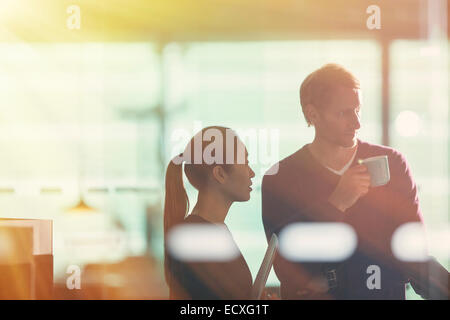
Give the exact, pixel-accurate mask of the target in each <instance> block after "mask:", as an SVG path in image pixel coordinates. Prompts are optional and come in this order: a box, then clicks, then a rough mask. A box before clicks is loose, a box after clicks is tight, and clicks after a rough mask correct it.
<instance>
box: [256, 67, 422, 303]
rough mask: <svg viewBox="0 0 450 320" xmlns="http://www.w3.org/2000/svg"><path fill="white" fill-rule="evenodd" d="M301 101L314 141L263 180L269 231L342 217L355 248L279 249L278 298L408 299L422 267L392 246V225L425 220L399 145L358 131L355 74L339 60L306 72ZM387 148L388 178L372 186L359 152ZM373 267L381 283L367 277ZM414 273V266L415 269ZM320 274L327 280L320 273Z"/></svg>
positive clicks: (370, 154) (358, 92)
mask: <svg viewBox="0 0 450 320" xmlns="http://www.w3.org/2000/svg"><path fill="white" fill-rule="evenodd" d="M300 103H301V106H302V110H303V114H304V117H305V119H306V121H307V123H308V126H313V127H314V129H315V138H314V141H313V142H312V143H310V144H307V145H305V146H303V147H302V148H301V149H300V150H298V151H297V152H295V153H294V154H292V155H290V156H288V157H287V158H285V159H283V160H281V161H280V162H279V171H278V173H277V174H276V175H266V176H264V178H263V182H262V217H263V224H264V229H265V232H266V236H267V238H268V239H270V237H271V235H272V233H276V234H278V235H279V234H280V232H281V231H282V230H283V228H284V227H286V226H287V225H289V224H291V223H295V222H343V223H346V224H348V225H350V226H351V227H352V228H353V229H354V231H355V233H356V235H357V240H358V244H357V248H356V250H355V252H354V253H353V255H352V256H351V257H350V258H348V259H347V260H346V261H343V262H341V263H319V262H316V263H314V262H311V263H309V262H308V263H305V262H302V263H298V262H293V261H289V260H287V259H286V258H285V257H283V256H282V255H281V254H277V257H276V259H275V263H274V269H275V272H276V274H277V276H278V278H279V280H280V282H281V296H282V298H283V299H405V284H406V282H408V281H409V280H408V275H409V274H411V273H414V270H418V268H419V267H420V266H419V265H418V264H406V263H402V262H400V261H399V260H397V259H396V258H395V257H394V255H393V253H392V252H391V238H392V235H393V233H394V231H395V230H396V229H397V228H398V227H399V226H401V225H403V224H404V223H407V222H418V223H422V218H421V212H420V209H419V201H418V198H417V187H416V184H415V183H414V181H413V178H412V176H411V172H410V169H409V167H408V164H407V163H406V160H405V158H404V157H403V155H402V154H400V153H399V152H398V151H396V150H394V149H392V148H389V147H385V146H381V145H375V144H370V143H367V142H363V141H361V140H359V139H357V134H358V130H359V129H360V127H361V123H360V114H361V107H362V106H361V104H362V102H361V90H360V84H359V81H358V80H357V79H356V78H355V77H354V76H353V75H352V74H351V73H350V72H349V71H347V70H345V69H344V68H343V67H341V66H339V65H336V64H328V65H325V66H323V67H322V68H320V69H318V70H316V71H315V72H313V73H312V74H310V75H309V76H308V77H307V78H306V79H305V80H304V82H303V83H302V85H301V88H300ZM379 155H387V157H388V161H389V169H390V174H391V178H390V181H389V182H388V183H387V184H386V185H384V186H380V187H370V175H369V173H368V172H367V169H366V167H365V166H364V165H360V164H358V159H365V158H369V157H374V156H379ZM373 270H375V271H377V270H378V274H377V275H374V276H378V277H379V281H377V282H378V283H377V284H375V285H369V284H370V283H369V282H370V281H368V278H369V277H370V276H371V272H372V271H373ZM415 274H417V273H415ZM324 279H328V281H327V280H325V286H323V285H321V282H320V281H317V280H324Z"/></svg>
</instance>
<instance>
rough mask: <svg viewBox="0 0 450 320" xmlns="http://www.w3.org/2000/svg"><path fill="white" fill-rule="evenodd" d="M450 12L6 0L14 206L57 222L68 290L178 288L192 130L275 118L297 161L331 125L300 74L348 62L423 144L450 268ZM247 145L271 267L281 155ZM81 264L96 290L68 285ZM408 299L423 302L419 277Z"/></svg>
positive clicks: (254, 223) (255, 225) (435, 236)
mask: <svg viewBox="0 0 450 320" xmlns="http://www.w3.org/2000/svg"><path fill="white" fill-rule="evenodd" d="M371 5H377V6H378V7H379V8H380V17H381V28H380V29H370V28H369V27H368V22H367V20H368V19H369V17H370V16H371V14H372V13H368V12H367V11H366V10H367V8H368V7H369V6H371ZM448 12H449V6H448V2H447V1H446V0H395V1H393V0H390V1H387V0H376V1H374V0H347V1H342V0H339V1H324V0H320V1H307V0H303V1H300V0H296V1H291V0H281V1H280V0H278V1H275V0H265V1H256V0H226V1H225V0H215V1H211V0H190V1H187V0H177V1H175V0H173V1H169V0H164V1H163V0H150V1H147V0H128V1H119V0H108V1H107V0H95V1H94V0H72V1H66V0H63V1H56V0H53V1H51V0H42V1H31V0H10V1H9V0H8V1H5V0H2V1H1V2H0V101H1V103H0V132H1V133H0V150H1V154H2V156H1V157H0V208H1V209H0V210H1V211H0V212H1V214H0V216H1V217H2V218H27V219H49V220H52V221H53V262H54V265H53V277H54V278H53V282H54V290H53V293H54V298H57V299H89V298H95V299H115V298H123V299H129V298H130V299H165V298H167V297H168V289H167V287H166V284H165V282H164V273H163V233H162V218H163V215H162V209H163V201H164V173H165V169H166V166H167V164H168V161H169V160H170V158H171V156H173V155H174V154H175V153H179V152H181V151H182V149H183V148H184V147H182V145H183V142H180V141H179V136H177V135H179V133H180V132H187V133H188V135H190V136H192V135H193V134H194V133H195V132H196V131H197V130H198V129H199V128H200V127H204V126H208V125H223V126H229V127H231V128H234V129H238V130H242V131H243V132H245V131H246V130H247V132H249V131H252V130H254V131H256V132H261V131H264V130H267V131H268V130H275V131H277V132H278V134H279V140H278V148H277V156H278V159H281V158H284V157H286V156H288V155H289V154H291V153H293V152H295V151H296V150H297V149H298V148H300V147H301V146H303V145H304V144H306V143H309V142H311V141H312V139H313V136H314V129H313V128H308V127H307V125H306V122H305V120H304V118H303V115H302V113H301V107H300V103H299V86H300V84H301V82H302V81H303V79H304V78H305V77H306V76H307V75H308V74H309V73H311V72H312V71H314V70H315V69H317V68H319V67H320V66H322V65H324V64H325V63H330V62H334V63H339V64H342V65H343V66H344V67H346V68H347V69H349V70H351V71H352V72H353V73H354V74H355V75H356V76H357V77H358V78H359V79H360V81H361V84H362V91H363V107H362V128H361V132H360V138H361V139H363V140H367V141H369V142H372V143H379V144H385V145H389V146H391V147H394V148H396V149H398V150H399V151H400V152H402V153H403V154H404V155H405V156H406V158H407V160H408V162H409V164H410V167H411V169H412V173H413V176H414V179H415V180H416V182H417V184H418V187H419V198H420V204H421V209H422V213H423V218H424V221H425V226H426V229H427V234H428V235H429V236H430V239H431V243H430V253H431V254H432V255H434V256H435V257H436V258H437V259H438V261H439V262H440V263H441V264H443V265H444V266H445V267H447V269H448V267H449V242H450V241H449V238H448V226H449V222H448V220H449V198H450V197H449V160H450V151H449V138H448V137H449V112H448V110H449V96H448V89H449V81H448V80H449V62H450V60H449V55H448V44H449V38H448V33H449V26H448V20H447V17H448ZM78 18H80V20H77V19H78ZM258 130H259V131H258ZM250 138H251V137H250ZM250 138H249V139H250ZM177 139H178V140H177ZM245 139H246V138H244V141H245ZM184 142H187V141H184ZM248 142H249V140H247V146H248V152H249V155H250V165H252V164H254V165H255V167H254V169H255V173H256V177H255V178H254V179H253V181H254V186H255V188H254V191H253V192H252V196H251V199H250V201H249V202H244V203H236V204H234V205H233V206H232V207H231V210H230V213H229V215H228V217H227V220H226V222H227V224H228V226H229V228H230V230H231V231H232V233H233V236H234V238H235V240H236V242H237V243H238V245H239V247H240V249H241V251H242V253H243V255H244V257H245V258H246V260H247V263H248V265H249V267H250V270H251V272H252V274H253V277H255V276H256V273H257V271H258V268H259V266H260V263H261V261H262V259H263V256H264V252H265V250H266V247H267V241H266V238H265V235H264V230H263V225H262V221H261V194H260V184H261V179H262V175H263V171H264V169H267V168H269V167H270V165H272V164H274V163H275V162H276V161H277V160H278V159H274V158H270V157H269V160H268V161H266V163H261V161H258V160H261V159H259V158H258V157H259V156H260V150H258V149H260V148H261V145H258V144H251V143H248ZM187 186H189V185H187ZM188 193H189V195H190V199H191V203H194V202H195V196H196V193H195V191H194V190H193V189H192V188H189V187H188ZM74 265H75V266H79V267H80V268H81V270H82V272H81V284H82V287H81V289H79V290H68V289H67V287H66V280H67V277H68V275H69V274H68V273H67V272H68V268H69V266H74ZM268 285H270V286H275V287H276V286H277V285H279V282H278V279H277V278H276V275H275V274H274V272H273V271H272V272H271V274H270V276H269V279H268ZM407 298H408V299H420V297H419V296H418V295H416V294H415V293H414V291H413V289H411V288H409V287H408V289H407Z"/></svg>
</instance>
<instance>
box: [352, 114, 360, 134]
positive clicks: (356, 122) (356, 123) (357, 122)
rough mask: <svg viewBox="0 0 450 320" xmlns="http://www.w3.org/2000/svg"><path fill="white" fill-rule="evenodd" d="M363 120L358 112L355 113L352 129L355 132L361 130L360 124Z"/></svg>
mask: <svg viewBox="0 0 450 320" xmlns="http://www.w3.org/2000/svg"><path fill="white" fill-rule="evenodd" d="M360 120H361V118H360V115H359V113H358V112H357V111H355V112H354V113H353V115H352V120H351V121H352V123H351V124H352V128H353V129H354V130H358V129H359V128H361V122H360Z"/></svg>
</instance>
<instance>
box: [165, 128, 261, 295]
mask: <svg viewBox="0 0 450 320" xmlns="http://www.w3.org/2000/svg"><path fill="white" fill-rule="evenodd" d="M230 142H231V143H230ZM227 156H228V157H227ZM199 157H200V158H201V159H199ZM247 157H248V154H247V151H246V149H245V146H244V144H243V143H242V142H241V141H240V139H239V138H238V137H237V135H236V133H235V132H234V131H232V130H231V129H229V128H224V127H216V126H215V127H207V128H204V129H203V130H201V131H200V132H199V133H197V134H196V135H195V136H194V137H193V138H192V139H191V141H190V142H189V143H188V145H187V146H186V149H185V151H184V152H183V154H180V155H179V156H177V157H175V158H174V159H172V161H170V163H169V165H168V167H167V172H166V198H165V204H164V239H165V241H164V249H165V274H166V281H167V283H168V285H169V289H170V298H171V299H250V294H251V287H252V276H251V273H250V270H249V268H248V265H247V263H246V261H245V259H244V257H243V256H242V254H241V252H240V251H239V249H237V252H238V254H237V256H236V258H234V259H232V260H228V261H206V262H205V261H203V262H202V261H200V262H195V261H194V262H192V261H182V260H181V259H178V258H176V257H174V256H173V255H172V254H171V252H170V251H169V250H168V245H167V243H168V240H169V239H168V238H169V236H170V231H171V230H173V228H174V227H175V226H180V225H181V226H183V225H184V226H186V225H189V224H191V225H192V224H195V225H197V224H200V225H202V226H217V225H219V226H223V227H224V230H226V232H228V233H229V230H228V228H226V225H225V224H224V220H225V218H226V216H227V214H228V210H229V208H230V206H231V205H232V203H233V202H235V201H248V200H249V199H250V192H251V190H252V189H251V187H250V186H251V184H252V181H251V178H253V177H254V176H255V173H254V172H253V170H252V169H251V168H250V167H249V165H248V160H247ZM199 160H201V161H199ZM230 160H231V161H230ZM183 163H184V172H185V174H186V177H187V179H188V181H189V183H190V184H191V185H192V186H193V187H194V188H196V189H197V190H198V198H197V203H196V205H195V206H194V208H193V210H192V212H191V214H190V215H188V216H187V217H186V215H187V213H188V212H189V200H188V196H187V194H186V190H185V189H184V186H183V177H182V166H183ZM230 239H232V237H231V235H230ZM233 244H234V245H235V243H234V242H233ZM236 248H237V246H236Z"/></svg>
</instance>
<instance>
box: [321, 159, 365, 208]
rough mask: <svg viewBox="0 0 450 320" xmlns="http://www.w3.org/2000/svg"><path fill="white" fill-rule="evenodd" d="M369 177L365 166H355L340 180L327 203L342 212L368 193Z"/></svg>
mask: <svg viewBox="0 0 450 320" xmlns="http://www.w3.org/2000/svg"><path fill="white" fill-rule="evenodd" d="M369 187H370V175H369V173H368V171H367V168H366V166H364V165H357V166H354V167H352V168H350V169H348V170H347V171H346V172H345V173H344V174H343V175H342V177H341V178H340V180H339V183H338V185H337V187H336V189H335V190H334V191H333V193H332V194H331V196H330V198H329V199H328V201H329V202H330V203H331V204H332V205H333V206H335V207H336V208H337V209H339V210H341V211H342V212H344V211H345V210H347V209H348V208H350V207H351V206H353V205H354V204H355V202H356V201H358V199H359V198H360V197H362V196H363V195H365V194H366V193H367V192H368V191H369Z"/></svg>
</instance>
